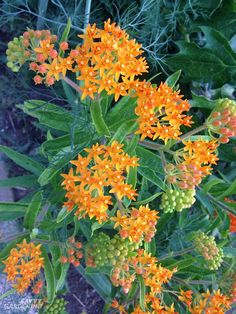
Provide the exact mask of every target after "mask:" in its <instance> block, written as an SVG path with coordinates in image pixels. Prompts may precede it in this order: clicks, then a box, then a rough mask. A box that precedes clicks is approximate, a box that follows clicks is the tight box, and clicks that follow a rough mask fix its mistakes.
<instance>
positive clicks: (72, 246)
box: [61, 237, 83, 267]
mask: <svg viewBox="0 0 236 314" xmlns="http://www.w3.org/2000/svg"><path fill="white" fill-rule="evenodd" d="M67 247H68V249H67V252H66V256H64V255H63V256H61V262H62V264H65V263H71V264H73V265H74V266H75V267H78V266H79V265H80V259H81V258H82V257H83V253H82V252H81V251H80V249H81V248H82V243H81V242H76V241H75V238H74V237H70V238H69V239H68V242H67Z"/></svg>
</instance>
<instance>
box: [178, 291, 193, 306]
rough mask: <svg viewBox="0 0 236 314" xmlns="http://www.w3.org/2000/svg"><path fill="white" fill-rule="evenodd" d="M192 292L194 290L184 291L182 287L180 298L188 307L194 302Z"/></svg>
mask: <svg viewBox="0 0 236 314" xmlns="http://www.w3.org/2000/svg"><path fill="white" fill-rule="evenodd" d="M192 294H193V291H192V290H188V291H184V290H182V289H180V296H179V300H180V301H182V302H184V303H185V304H186V305H187V307H188V308H190V306H191V304H192Z"/></svg>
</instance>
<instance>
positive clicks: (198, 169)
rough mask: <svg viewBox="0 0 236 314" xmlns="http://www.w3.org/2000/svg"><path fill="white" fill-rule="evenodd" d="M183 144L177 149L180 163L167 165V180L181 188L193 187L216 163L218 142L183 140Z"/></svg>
mask: <svg viewBox="0 0 236 314" xmlns="http://www.w3.org/2000/svg"><path fill="white" fill-rule="evenodd" d="M183 144H184V145H185V146H184V148H183V149H180V150H179V151H177V157H178V158H179V160H180V163H178V164H177V165H176V166H174V165H172V164H170V165H168V166H167V171H168V176H167V181H168V182H169V183H172V184H176V185H177V186H178V187H180V188H181V189H194V188H195V186H197V185H198V184H200V182H201V180H202V179H203V178H204V177H205V176H206V175H209V174H210V171H211V170H212V168H211V165H216V162H217V160H218V158H217V156H216V148H217V147H218V144H217V141H216V140H211V141H208V140H196V141H183Z"/></svg>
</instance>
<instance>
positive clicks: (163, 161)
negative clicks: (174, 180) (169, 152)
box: [159, 150, 166, 171]
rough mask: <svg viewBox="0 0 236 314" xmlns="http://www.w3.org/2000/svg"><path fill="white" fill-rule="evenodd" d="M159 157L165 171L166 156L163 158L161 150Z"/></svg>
mask: <svg viewBox="0 0 236 314" xmlns="http://www.w3.org/2000/svg"><path fill="white" fill-rule="evenodd" d="M159 154H160V157H161V163H162V167H163V169H164V171H166V158H165V154H164V153H163V151H162V150H160V151H159Z"/></svg>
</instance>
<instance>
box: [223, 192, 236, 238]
mask: <svg viewBox="0 0 236 314" xmlns="http://www.w3.org/2000/svg"><path fill="white" fill-rule="evenodd" d="M224 201H225V202H227V203H236V201H235V200H232V199H230V198H227V197H225V199H224ZM228 216H229V219H230V227H229V231H230V232H232V233H233V232H236V216H235V215H233V214H231V213H228Z"/></svg>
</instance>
